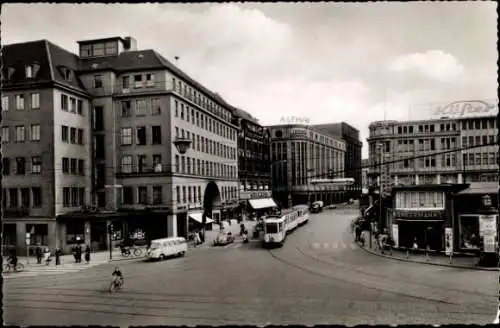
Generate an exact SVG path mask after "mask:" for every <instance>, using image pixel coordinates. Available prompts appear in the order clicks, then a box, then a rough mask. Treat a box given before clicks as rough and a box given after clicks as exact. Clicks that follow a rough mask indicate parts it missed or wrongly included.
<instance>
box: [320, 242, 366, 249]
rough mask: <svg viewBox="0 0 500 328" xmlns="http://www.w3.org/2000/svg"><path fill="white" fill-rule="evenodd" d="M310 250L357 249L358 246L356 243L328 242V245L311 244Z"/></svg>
mask: <svg viewBox="0 0 500 328" xmlns="http://www.w3.org/2000/svg"><path fill="white" fill-rule="evenodd" d="M311 248H312V249H317V250H322V249H339V250H340V249H357V248H359V246H358V245H357V244H356V243H349V244H346V243H343V242H340V241H339V242H329V243H312V244H311Z"/></svg>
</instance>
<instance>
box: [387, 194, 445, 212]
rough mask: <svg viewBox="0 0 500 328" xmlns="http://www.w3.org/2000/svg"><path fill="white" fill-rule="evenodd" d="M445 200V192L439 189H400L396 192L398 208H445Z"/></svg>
mask: <svg viewBox="0 0 500 328" xmlns="http://www.w3.org/2000/svg"><path fill="white" fill-rule="evenodd" d="M444 202H445V199H444V193H443V192H439V191H400V192H397V193H396V209H417V208H442V209H444Z"/></svg>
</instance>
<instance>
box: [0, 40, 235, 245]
mask: <svg viewBox="0 0 500 328" xmlns="http://www.w3.org/2000/svg"><path fill="white" fill-rule="evenodd" d="M9 47H11V49H16V51H15V52H12V51H11V52H10V53H9V50H7V51H4V63H5V65H4V67H5V68H6V69H7V70H8V71H9V72H13V69H15V71H16V72H18V73H16V74H28V70H27V68H25V67H21V66H26V65H32V64H33V65H34V64H36V65H39V66H35V67H33V68H32V70H31V74H32V75H33V76H39V79H40V82H50V81H51V80H50V79H52V80H55V81H54V82H51V83H53V85H54V86H53V87H51V89H50V88H49V89H47V91H45V89H41V87H39V86H35V85H34V84H33V83H30V82H31V81H29V80H28V81H27V83H26V82H23V83H24V84H23V85H22V87H24V89H23V90H26V91H23V93H21V92H17V91H16V89H14V86H15V85H16V83H18V82H17V81H18V77H17V76H18V75H15V74H14V73H12V74H11V75H10V78H11V79H13V80H12V82H11V83H12V84H13V86H12V87H11V88H12V94H11V96H10V98H9V105H10V106H15V104H16V103H19V104H20V103H21V100H19V101H18V100H17V98H16V99H14V97H17V94H23V96H24V97H25V98H26V99H32V97H34V96H31V94H32V93H35V92H38V90H40V98H39V99H40V100H39V102H40V110H38V111H36V110H31V109H28V107H26V108H27V109H26V110H25V112H27V113H28V114H29V115H26V114H21V113H19V114H18V113H17V111H12V112H13V113H15V114H14V116H11V117H10V118H9V117H7V120H4V123H3V126H5V127H7V125H8V126H9V128H10V129H12V132H11V133H12V134H13V135H14V133H16V134H18V136H19V138H22V137H21V136H22V133H21V131H22V130H21V127H19V129H18V128H17V125H21V124H24V125H25V127H24V129H26V130H25V131H27V130H28V129H34V130H33V131H36V129H35V128H32V127H31V126H32V125H36V124H38V123H37V122H39V124H40V126H41V127H40V131H41V132H39V134H40V137H39V139H40V140H41V142H43V141H44V140H45V142H46V146H44V147H43V148H42V147H39V146H40V145H37V146H33V149H34V151H33V152H31V151H30V152H26V147H25V146H23V147H22V148H20V147H18V145H17V144H15V143H12V145H13V146H12V147H11V148H10V149H11V150H9V147H8V145H9V144H7V147H6V148H7V151H6V152H5V151H4V154H6V155H7V156H6V157H8V158H17V157H21V156H24V157H25V158H28V157H29V160H30V161H33V163H37V161H35V160H34V159H33V160H32V159H31V157H36V156H39V157H41V161H42V164H41V172H42V173H41V174H40V175H41V177H40V180H36V179H35V180H34V179H33V178H32V177H31V176H30V177H27V176H26V177H21V180H20V179H19V177H17V175H20V174H16V177H15V178H14V180H10V181H8V180H7V182H8V184H4V186H6V188H7V189H9V188H14V186H16V187H17V189H19V190H17V189H16V191H14V190H13V191H12V192H11V191H9V192H8V193H12V195H18V199H19V200H21V199H24V198H23V197H24V196H21V194H22V193H23V192H24V193H26V192H25V191H23V190H24V189H23V188H25V185H26V188H28V187H29V188H32V187H33V188H35V187H38V186H41V187H42V188H47V190H46V191H45V192H46V194H45V195H44V194H42V195H43V196H42V199H43V200H46V202H47V205H46V212H44V213H45V214H46V215H47V216H48V220H51V222H57V226H58V227H59V229H58V230H57V229H56V230H57V232H54V228H52V230H51V231H49V232H48V233H47V235H48V236H50V237H48V238H49V239H50V240H54V239H55V241H52V244H50V245H56V244H57V245H58V246H61V247H63V248H68V247H70V246H71V244H73V243H75V242H76V238H78V239H79V240H81V241H85V242H86V243H87V244H92V246H93V247H94V248H100V247H105V246H106V242H107V238H106V225H107V224H109V223H110V222H114V231H115V233H116V234H115V236H116V237H117V238H118V239H119V238H123V236H127V235H129V234H130V233H132V232H134V231H137V230H142V232H145V235H146V236H145V237H146V238H154V237H163V236H175V235H184V236H185V235H186V234H187V231H188V228H189V224H190V223H193V222H196V221H198V222H199V221H201V216H202V212H203V207H204V203H205V204H206V202H210V203H215V208H214V212H213V213H210V214H212V219H214V220H217V219H218V218H219V217H220V216H221V214H224V213H225V212H227V210H228V209H229V210H230V209H232V208H235V207H236V206H237V200H238V170H237V131H238V129H237V127H236V126H235V125H234V124H233V113H232V111H233V110H232V107H231V106H230V105H229V104H227V103H226V102H225V101H224V100H223V99H222V98H221V97H220V96H219V95H217V94H215V93H213V92H212V91H210V90H208V89H206V88H205V87H204V86H202V85H200V84H199V83H197V82H196V81H194V80H193V79H191V78H190V77H189V76H187V75H186V74H185V73H183V72H182V71H180V70H179V69H178V68H177V67H175V66H174V65H173V64H171V63H170V62H169V61H168V60H166V59H165V58H164V57H162V56H161V55H160V54H158V53H157V52H155V51H154V50H137V45H136V42H135V40H134V39H133V38H120V37H115V38H107V39H97V40H88V41H81V42H79V47H80V49H79V52H80V56H79V57H78V56H76V55H73V54H70V53H68V52H67V51H65V50H63V49H61V48H59V47H57V46H53V45H51V44H50V43H49V42H46V41H41V42H38V43H36V42H35V43H25V44H21V45H12V46H7V49H9ZM11 54H12V55H11ZM44 58H45V59H44ZM51 61H52V63H51ZM49 63H50V64H49ZM19 65H21V66H19ZM19 71H21V73H19ZM35 73H36V74H38V75H36V74H35ZM7 76H9V75H7ZM27 79H29V77H27ZM37 81H38V80H37ZM19 83H20V82H19ZM4 85H5V84H4ZM19 87H21V85H20V86H19ZM56 88H58V89H56ZM5 92H9V93H10V91H8V89H5V90H4V95H5ZM44 92H47V93H48V94H49V95H50V96H47V97H48V98H45V96H44V94H45V93H44ZM19 99H21V98H19ZM33 99H36V98H33ZM45 99H47V100H45ZM6 101H7V100H4V99H3V102H6ZM27 103H28V104H29V102H27ZM43 104H47V105H46V106H47V109H46V110H45V109H43V106H44V105H43ZM89 104H90V106H89ZM27 106H31V107H32V105H27ZM42 110H45V112H43V115H42V114H41V113H42ZM50 111H52V112H53V113H54V114H50V113H51V112H50ZM32 112H33V114H31V113H32ZM36 113H40V114H36ZM46 113H49V115H47V114H46ZM16 114H17V116H16ZM8 115H9V114H8ZM4 117H5V116H4ZM21 117H22V119H21ZM52 117H53V120H50V118H52ZM20 120H22V123H18V122H21V121H20ZM17 131H19V132H17ZM51 131H52V132H51ZM3 133H4V134H5V133H7V132H3ZM28 135H29V137H27V136H28ZM34 135H36V133H34ZM16 138H17V136H16ZM26 138H31V134H26ZM44 138H46V139H44ZM16 140H17V139H16ZM4 141H5V138H4ZM25 144H26V145H28V144H30V145H31V141H29V140H26V142H25ZM53 144H54V146H52V145H53ZM186 146H188V148H187V149H185V148H186ZM41 149H44V152H40V150H41ZM35 150H38V153H39V154H35ZM22 154H24V155H22ZM44 156H45V157H46V159H45V157H44ZM44 159H45V161H46V164H45V162H44ZM73 164H75V165H73ZM81 165H82V166H83V167H86V169H82V168H81V167H82V166H81ZM59 168H60V169H59ZM45 170H46V176H47V179H48V180H47V181H50V179H52V181H53V182H52V186H49V187H44V186H46V184H45V181H44V180H42V179H43V177H44V176H43V172H44V171H45ZM9 182H10V183H9ZM42 182H43V183H42ZM28 184H29V185H28ZM19 186H21V187H19ZM21 189H22V190H21ZM43 190H44V189H43ZM43 190H42V192H43ZM16 193H17V194H16ZM31 193H32V195H33V190H32V189H31ZM90 193H91V194H90ZM82 195H83V196H82ZM31 197H33V198H34V197H35V196H31ZM9 202H12V203H9ZM7 204H10V205H12V206H10V207H12V208H19V207H20V203H19V202H17V203H15V202H14V200H12V201H10V199H7ZM83 205H86V206H84V207H85V208H86V209H85V211H81V210H80V209H81V208H82V207H83ZM42 208H43V206H42ZM89 208H92V209H93V210H90V211H89V210H88V209H89ZM75 210H79V211H78V213H75V212H74V211H75ZM100 210H107V211H108V212H107V213H106V214H103V212H102V211H100ZM82 212H84V213H82ZM123 212H126V213H125V214H124V213H123ZM230 212H231V211H230ZM33 213H34V212H33ZM49 214H50V215H49ZM188 218H191V219H192V220H190V219H188ZM15 221H16V222H20V220H19V219H16V220H15ZM23 229H25V230H26V229H28V230H29V229H30V228H29V227H26V228H23ZM25 230H23V233H24V231H25ZM35 233H36V229H35ZM17 235H18V236H22V233H21V228H18V233H17ZM21 239H22V240H20V242H21V243H23V242H24V238H21ZM20 242H19V240H17V244H18V245H19V244H20ZM42 242H43V240H42ZM43 243H44V244H45V242H43Z"/></svg>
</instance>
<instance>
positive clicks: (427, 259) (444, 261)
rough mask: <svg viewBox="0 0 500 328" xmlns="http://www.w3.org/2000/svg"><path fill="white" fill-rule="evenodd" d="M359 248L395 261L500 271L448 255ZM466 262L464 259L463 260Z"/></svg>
mask: <svg viewBox="0 0 500 328" xmlns="http://www.w3.org/2000/svg"><path fill="white" fill-rule="evenodd" d="M358 248H360V249H362V250H363V251H365V252H367V253H369V254H371V255H375V256H379V257H384V258H386V259H389V260H395V261H401V262H408V263H418V264H427V265H434V266H441V267H450V268H457V269H464V270H476V271H498V268H496V267H494V268H487V267H481V266H478V265H476V264H475V262H474V261H473V260H470V261H468V262H470V263H467V264H464V263H457V262H455V263H454V262H453V261H458V260H459V258H455V259H451V261H450V257H448V256H433V255H429V256H426V255H423V254H421V255H415V254H413V255H411V254H409V255H407V254H406V253H402V252H401V251H399V250H393V251H392V253H389V254H387V253H381V252H380V251H379V250H376V249H370V248H369V247H362V246H360V245H358ZM462 262H464V261H462Z"/></svg>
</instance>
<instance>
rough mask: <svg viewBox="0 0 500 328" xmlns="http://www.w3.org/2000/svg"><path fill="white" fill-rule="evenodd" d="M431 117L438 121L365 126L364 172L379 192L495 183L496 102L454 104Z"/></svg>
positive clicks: (396, 122) (379, 123) (394, 122)
mask: <svg viewBox="0 0 500 328" xmlns="http://www.w3.org/2000/svg"><path fill="white" fill-rule="evenodd" d="M437 112H439V113H440V114H441V115H443V116H441V117H439V118H436V119H429V120H421V121H403V122H398V121H380V122H374V123H372V124H370V126H369V129H370V135H369V138H368V139H367V140H368V144H369V161H370V165H373V166H374V167H371V168H370V170H369V173H370V176H371V177H372V183H377V181H378V182H379V183H380V186H381V188H382V191H383V192H386V193H388V192H390V189H391V188H392V186H394V185H412V184H415V185H418V184H441V183H470V182H481V181H498V146H496V145H493V144H494V143H496V142H497V128H498V127H497V122H496V114H497V112H498V102H486V101H460V102H458V101H457V102H454V103H451V104H448V105H446V106H442V107H440V108H438V110H437ZM444 115H446V116H444ZM488 144H490V145H488ZM480 145H486V146H481V147H477V146H480ZM466 147H475V148H471V149H462V148H466ZM455 149H456V150H457V151H454V150H455ZM436 153H439V154H438V155H433V154H436ZM405 158H408V159H407V160H405ZM386 163H387V164H386Z"/></svg>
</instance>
